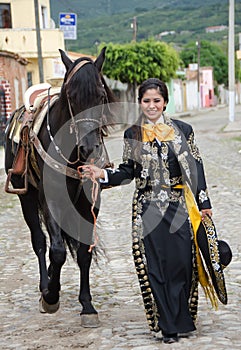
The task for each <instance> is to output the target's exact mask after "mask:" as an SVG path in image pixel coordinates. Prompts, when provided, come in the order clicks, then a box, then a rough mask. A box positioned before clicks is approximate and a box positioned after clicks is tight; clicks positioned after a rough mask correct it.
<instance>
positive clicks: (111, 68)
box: [104, 40, 179, 84]
mask: <svg viewBox="0 0 241 350" xmlns="http://www.w3.org/2000/svg"><path fill="white" fill-rule="evenodd" d="M178 66H179V57H178V54H177V52H176V51H175V50H174V49H173V48H172V47H171V46H170V45H168V44H166V43H163V42H156V41H154V40H148V41H141V42H132V43H129V44H113V43H110V44H108V45H107V50H106V61H105V65H104V74H105V75H106V76H107V77H109V78H111V79H115V80H119V81H121V82H122V83H128V84H135V83H136V84H140V83H141V82H142V81H143V80H145V79H147V78H150V77H157V78H160V79H161V80H163V81H165V82H168V81H169V80H170V79H171V78H173V77H174V76H175V74H176V70H177V68H178Z"/></svg>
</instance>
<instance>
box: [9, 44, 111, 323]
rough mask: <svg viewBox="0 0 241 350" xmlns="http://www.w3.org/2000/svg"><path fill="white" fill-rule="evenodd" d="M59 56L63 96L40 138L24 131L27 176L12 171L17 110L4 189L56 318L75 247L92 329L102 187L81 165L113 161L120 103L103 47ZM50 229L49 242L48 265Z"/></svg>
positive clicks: (47, 307)
mask: <svg viewBox="0 0 241 350" xmlns="http://www.w3.org/2000/svg"><path fill="white" fill-rule="evenodd" d="M60 54H61V59H62V61H63V63H64V65H65V67H66V74H65V77H64V81H63V84H62V87H61V90H60V92H59V95H58V96H57V98H56V100H55V102H53V103H51V101H50V96H48V109H47V114H46V117H45V118H44V120H43V122H42V124H41V126H40V127H39V130H38V133H36V132H35V131H34V128H32V127H30V128H27V132H23V130H26V129H24V128H23V130H22V139H21V144H22V146H23V148H24V149H25V153H24V154H25V160H26V168H25V170H24V172H23V173H18V172H17V171H14V170H13V169H12V168H13V164H14V163H16V157H17V156H18V154H17V155H16V144H15V143H14V141H13V140H12V139H11V123H12V122H13V120H14V119H16V112H18V113H19V114H20V112H19V110H18V111H16V112H15V113H14V114H13V116H12V118H11V120H10V123H9V125H8V127H7V130H6V144H5V168H6V173H7V174H8V184H7V185H6V187H7V188H6V190H7V192H11V190H10V186H11V188H13V190H12V192H13V193H17V194H18V196H19V199H20V202H21V207H22V212H23V216H24V219H25V221H26V223H27V225H28V227H29V229H30V232H31V241H32V246H33V249H34V252H35V254H36V255H37V258H38V262H39V272H40V285H39V288H40V292H41V298H40V311H41V312H47V313H54V312H56V311H57V310H58V308H59V292H60V288H61V286H60V274H61V268H62V266H63V264H64V263H65V260H66V253H67V249H66V248H67V247H69V249H70V252H71V254H72V255H73V257H74V258H75V260H76V261H77V263H78V266H79V268H80V292H79V302H80V303H81V305H82V311H81V315H84V317H82V325H83V326H90V327H91V326H97V325H98V322H99V321H98V314H97V311H96V310H95V308H94V306H93V305H92V302H91V300H92V298H91V293H90V284H89V270H90V265H91V260H92V246H93V245H94V244H95V243H94V241H95V237H93V233H95V222H96V218H97V215H98V211H99V205H100V188H99V185H98V183H96V182H92V181H90V180H85V179H83V178H82V177H81V165H83V164H86V163H88V162H94V163H97V164H98V165H99V166H105V163H106V162H107V163H108V155H107V153H106V150H105V146H104V143H103V136H105V135H106V132H107V125H110V124H111V123H112V122H113V113H112V112H111V109H110V103H111V102H115V97H114V95H113V93H112V91H111V90H110V89H109V88H108V86H107V84H106V81H105V80H104V77H103V75H102V73H101V69H102V65H103V62H104V59H105V48H104V49H102V51H101V53H100V55H99V56H98V57H97V59H96V60H95V61H93V60H91V59H90V58H88V57H83V58H79V59H77V60H76V61H74V62H73V61H72V60H71V59H70V58H69V57H68V56H67V55H66V54H65V52H64V51H62V50H60ZM50 91H51V89H50ZM49 95H50V93H49ZM23 109H24V108H23ZM30 114H31V113H30ZM23 119H24V118H23ZM30 119H31V118H30ZM26 136H27V140H28V141H26ZM17 149H18V151H19V145H18V147H17ZM15 165H16V164H15ZM10 184H11V185H10ZM42 223H43V224H44V225H42ZM46 230H47V232H48V235H49V243H50V248H49V266H48V267H47V262H46V253H47V244H46V243H47V241H46V239H47V236H46V235H45V232H46ZM88 316H89V317H88ZM92 319H93V320H94V321H93V322H92V321H90V320H92Z"/></svg>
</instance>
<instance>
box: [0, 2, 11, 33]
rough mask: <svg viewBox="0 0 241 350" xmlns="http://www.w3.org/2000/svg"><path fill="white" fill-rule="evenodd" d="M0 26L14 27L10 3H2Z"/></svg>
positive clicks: (0, 5)
mask: <svg viewBox="0 0 241 350" xmlns="http://www.w3.org/2000/svg"><path fill="white" fill-rule="evenodd" d="M0 28H12V18H11V10H10V4H0Z"/></svg>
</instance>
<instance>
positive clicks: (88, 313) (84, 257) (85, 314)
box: [77, 243, 100, 327]
mask: <svg viewBox="0 0 241 350" xmlns="http://www.w3.org/2000/svg"><path fill="white" fill-rule="evenodd" d="M88 249H89V246H88V245H86V244H83V243H81V245H80V247H79V248H78V251H77V262H78V265H79V268H80V293H79V302H80V303H81V305H82V312H81V314H80V315H81V325H82V326H83V327H99V325H100V322H99V319H98V313H97V311H96V310H95V308H94V306H93V305H92V303H91V300H92V297H91V294H90V283H89V280H90V279H89V278H90V265H91V260H92V253H90V252H88Z"/></svg>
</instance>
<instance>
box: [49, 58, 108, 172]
mask: <svg viewBox="0 0 241 350" xmlns="http://www.w3.org/2000/svg"><path fill="white" fill-rule="evenodd" d="M88 63H90V64H93V63H92V62H91V61H88V60H83V61H80V62H79V63H78V64H76V66H74V68H73V69H72V70H71V72H70V73H69V75H68V76H67V78H66V81H65V83H64V87H65V92H66V97H67V102H68V108H69V113H70V116H71V123H70V134H72V133H73V132H74V133H75V140H76V146H78V144H79V141H80V140H79V133H78V128H77V123H80V122H93V123H97V124H98V126H99V133H101V127H102V125H101V122H100V121H99V120H96V119H94V118H83V119H79V120H77V121H76V120H75V116H74V114H73V110H72V106H71V103H70V98H69V94H68V89H67V87H68V84H69V82H70V80H71V79H72V78H73V76H74V75H75V74H76V73H77V72H78V71H79V70H80V69H81V68H82V67H83V66H84V65H86V64H88ZM50 89H51V87H50V88H49V89H48V109H47V131H48V135H49V138H50V140H51V142H52V144H53V145H54V148H55V150H56V152H57V153H58V154H59V155H60V156H61V157H62V158H63V159H64V161H66V162H67V163H69V164H72V165H73V164H76V163H78V162H80V150H79V147H77V159H76V160H75V161H72V162H71V161H70V160H69V159H67V158H66V157H65V156H64V154H63V153H62V151H61V149H60V147H59V146H58V145H57V144H56V142H55V140H54V137H53V135H52V133H51V128H50V121H49V116H50V99H51V97H50ZM105 97H106V100H107V94H106V92H105ZM103 108H104V107H102V113H101V115H102V116H103ZM82 163H83V162H82Z"/></svg>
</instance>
